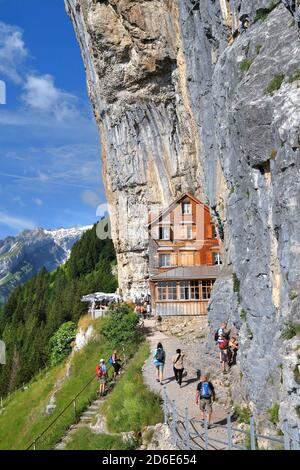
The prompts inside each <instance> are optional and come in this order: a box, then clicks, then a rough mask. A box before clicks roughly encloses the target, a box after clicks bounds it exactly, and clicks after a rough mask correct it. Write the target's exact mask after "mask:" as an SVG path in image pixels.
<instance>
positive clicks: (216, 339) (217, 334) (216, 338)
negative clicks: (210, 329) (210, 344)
mask: <svg viewBox="0 0 300 470" xmlns="http://www.w3.org/2000/svg"><path fill="white" fill-rule="evenodd" d="M218 339H219V330H217V331H216V332H215V341H218Z"/></svg>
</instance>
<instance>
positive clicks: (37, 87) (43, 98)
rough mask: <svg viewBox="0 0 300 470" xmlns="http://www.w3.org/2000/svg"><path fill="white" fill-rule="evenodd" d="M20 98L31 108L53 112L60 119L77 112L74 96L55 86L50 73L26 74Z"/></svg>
mask: <svg viewBox="0 0 300 470" xmlns="http://www.w3.org/2000/svg"><path fill="white" fill-rule="evenodd" d="M22 99H23V102H24V103H25V104H26V105H27V106H28V107H30V108H32V109H33V110H36V111H41V112H47V113H49V112H50V113H53V114H54V115H55V117H56V118H57V119H58V120H60V121H62V120H64V119H67V118H69V117H73V116H74V114H78V110H77V109H76V97H75V96H74V95H72V94H70V93H66V92H65V91H63V90H60V89H59V88H57V87H56V86H55V83H54V78H53V77H52V76H51V75H40V76H38V75H28V77H27V79H26V82H25V84H24V93H23V95H22Z"/></svg>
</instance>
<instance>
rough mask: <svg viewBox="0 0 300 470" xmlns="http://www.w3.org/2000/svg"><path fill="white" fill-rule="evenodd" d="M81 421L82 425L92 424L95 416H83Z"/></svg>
mask: <svg viewBox="0 0 300 470" xmlns="http://www.w3.org/2000/svg"><path fill="white" fill-rule="evenodd" d="M80 421H81V422H82V423H91V422H92V421H93V416H81V419H80Z"/></svg>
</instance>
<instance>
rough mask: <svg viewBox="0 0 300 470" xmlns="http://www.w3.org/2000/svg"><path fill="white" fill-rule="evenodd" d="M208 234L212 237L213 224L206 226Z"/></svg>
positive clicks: (208, 236)
mask: <svg viewBox="0 0 300 470" xmlns="http://www.w3.org/2000/svg"><path fill="white" fill-rule="evenodd" d="M206 234H207V235H206V236H207V238H212V237H213V227H212V225H211V224H209V225H207V227H206Z"/></svg>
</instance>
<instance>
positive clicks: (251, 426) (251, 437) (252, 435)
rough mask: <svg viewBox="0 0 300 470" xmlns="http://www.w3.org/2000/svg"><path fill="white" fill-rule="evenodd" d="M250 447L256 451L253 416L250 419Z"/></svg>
mask: <svg viewBox="0 0 300 470" xmlns="http://www.w3.org/2000/svg"><path fill="white" fill-rule="evenodd" d="M250 446H251V450H255V447H256V446H255V424H254V418H253V416H251V417H250Z"/></svg>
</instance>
